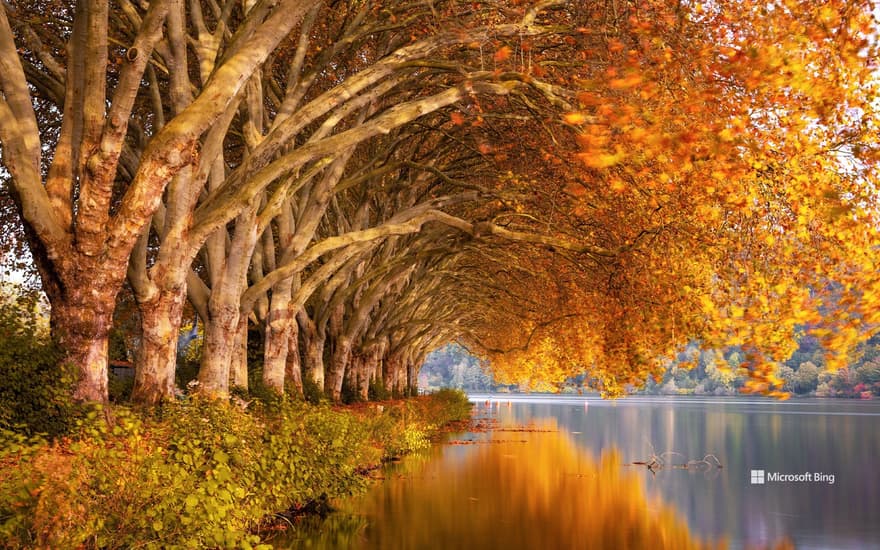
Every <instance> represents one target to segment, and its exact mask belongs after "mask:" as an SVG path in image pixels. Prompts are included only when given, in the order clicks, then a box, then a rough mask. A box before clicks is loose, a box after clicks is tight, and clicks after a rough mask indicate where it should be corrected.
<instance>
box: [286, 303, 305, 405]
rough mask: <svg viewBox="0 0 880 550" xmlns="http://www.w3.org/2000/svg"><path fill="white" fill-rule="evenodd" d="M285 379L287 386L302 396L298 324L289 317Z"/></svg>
mask: <svg viewBox="0 0 880 550" xmlns="http://www.w3.org/2000/svg"><path fill="white" fill-rule="evenodd" d="M284 370H285V373H284V376H285V379H286V380H287V383H288V387H289V388H292V390H293V392H294V394H295V395H296V396H302V390H303V387H302V386H303V382H302V361H301V359H300V354H299V325H297V323H296V322H294V321H293V319H292V318H291V322H290V328H289V330H288V343H287V361H286V365H285V368H284Z"/></svg>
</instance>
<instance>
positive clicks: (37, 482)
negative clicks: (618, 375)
mask: <svg viewBox="0 0 880 550" xmlns="http://www.w3.org/2000/svg"><path fill="white" fill-rule="evenodd" d="M469 413H470V406H469V404H468V403H467V398H466V397H465V396H464V394H463V393H461V392H454V391H444V392H438V393H437V394H434V395H432V396H426V397H423V398H419V399H411V400H405V401H401V402H395V403H386V404H383V405H379V406H377V405H370V406H366V407H361V408H359V409H341V410H340V409H334V408H331V407H330V406H329V405H310V404H306V403H301V402H291V401H287V400H281V399H277V400H274V401H264V400H256V401H255V402H253V403H252V404H251V406H250V407H249V409H248V410H247V411H244V410H241V409H240V408H238V407H236V406H230V405H226V404H217V403H214V402H208V401H203V400H200V399H197V398H189V399H187V400H185V401H179V402H174V403H166V404H164V405H162V406H161V407H160V408H158V409H156V410H154V411H151V412H150V413H142V412H137V411H133V410H131V409H128V408H124V407H118V406H117V407H114V408H113V409H112V410H110V411H105V410H102V409H99V408H96V409H94V410H91V411H90V412H88V414H86V415H85V416H84V417H83V418H82V419H81V420H79V421H78V423H77V424H76V426H75V427H74V428H73V430H72V431H71V432H69V434H68V435H65V436H62V437H57V438H55V439H54V440H53V441H49V440H46V439H43V438H42V437H40V436H29V435H27V434H23V433H20V432H12V431H9V430H3V431H0V540H4V541H6V545H7V546H8V547H11V548H30V547H40V548H43V547H49V548H74V547H81V548H108V549H112V548H129V547H133V546H138V547H145V548H187V547H189V548H205V547H213V548H259V547H263V548H268V546H267V545H261V541H260V537H259V535H258V534H257V533H258V531H259V530H258V527H259V525H260V523H261V521H263V520H265V518H267V517H270V516H271V515H273V514H275V513H278V512H282V511H285V510H289V509H296V508H301V507H303V506H304V505H305V504H307V503H309V502H313V501H316V500H322V499H328V498H330V499H332V498H337V497H341V496H345V495H349V494H352V493H355V492H358V491H361V490H362V489H363V488H364V487H365V483H366V479H365V477H364V476H363V475H362V472H363V471H364V470H365V469H366V468H367V467H369V466H370V465H374V464H377V463H379V462H380V461H382V460H386V459H388V458H391V457H393V456H397V455H401V454H406V453H408V452H411V451H413V450H415V449H418V448H421V447H424V446H426V445H428V441H429V439H430V438H431V437H432V436H433V435H434V434H435V433H436V432H437V430H438V429H439V428H440V427H441V426H443V425H444V424H447V423H449V422H451V421H454V420H460V419H463V418H466V417H467V416H468V415H469ZM108 419H109V420H108Z"/></svg>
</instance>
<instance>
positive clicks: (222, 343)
mask: <svg viewBox="0 0 880 550" xmlns="http://www.w3.org/2000/svg"><path fill="white" fill-rule="evenodd" d="M214 295H215V296H216V295H217V293H215V294H214ZM213 301H214V300H213V299H212V302H213ZM209 309H210V322H208V323H206V327H207V328H206V329H205V345H204V347H203V348H202V363H201V368H199V377H198V380H199V392H200V393H202V394H204V395H207V396H209V397H212V398H218V399H222V398H226V397H229V371H230V367H231V363H232V356H233V354H234V353H235V351H236V350H237V347H236V342H235V339H236V332H237V330H238V318H239V315H238V304H229V303H222V301H221V303H214V304H211V305H210V306H209Z"/></svg>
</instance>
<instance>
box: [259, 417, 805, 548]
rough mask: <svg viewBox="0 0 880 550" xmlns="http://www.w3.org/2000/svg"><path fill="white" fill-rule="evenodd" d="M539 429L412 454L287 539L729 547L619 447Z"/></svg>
mask: <svg viewBox="0 0 880 550" xmlns="http://www.w3.org/2000/svg"><path fill="white" fill-rule="evenodd" d="M535 428H536V429H537V430H541V431H531V432H530V431H525V432H520V431H517V432H495V433H491V434H482V435H481V436H478V437H477V438H476V441H475V443H474V444H472V445H466V446H451V445H446V446H439V447H436V448H435V449H433V451H432V452H431V453H426V454H422V455H417V456H412V457H409V458H408V459H407V460H405V461H403V462H402V463H401V464H399V465H396V466H395V467H394V468H392V469H389V471H388V472H387V476H388V478H387V479H386V480H385V481H383V482H382V483H381V484H379V485H377V486H376V487H374V488H373V489H372V490H371V491H370V492H369V493H368V494H367V495H365V496H364V497H362V498H357V499H352V500H351V501H349V502H344V503H340V506H341V510H340V511H339V512H338V513H336V514H334V515H333V516H331V517H330V518H328V520H327V521H326V522H324V523H317V524H316V523H314V522H313V523H309V522H307V523H306V524H302V525H300V526H299V528H298V529H297V532H296V533H290V535H289V538H288V540H287V543H288V544H290V547H292V548H297V547H309V548H321V549H322V548H381V549H422V548H501V549H505V550H513V549H517V548H523V549H526V548H528V549H534V548H548V549H549V548H615V549H629V548H632V549H637V548H658V549H662V548H668V549H676V550H679V549H680V550H686V549H691V548H726V547H727V543H726V542H725V541H723V540H720V541H705V540H700V539H699V538H697V537H696V536H694V535H693V534H691V532H690V530H689V529H688V526H687V524H686V522H685V521H684V520H683V519H682V518H681V517H680V516H679V515H678V514H677V512H676V511H675V509H674V508H672V507H671V506H669V505H667V504H665V503H664V502H662V501H661V500H660V499H659V498H657V497H649V496H648V495H646V493H645V491H644V487H643V484H642V482H641V478H640V476H639V475H638V473H641V472H638V473H637V472H634V471H632V470H630V469H626V468H622V467H621V465H622V464H623V462H624V461H623V459H622V457H621V456H620V454H619V453H618V452H617V451H610V452H604V453H603V454H602V456H601V457H599V458H598V459H597V458H596V457H595V456H593V455H591V454H589V453H587V452H585V451H584V450H583V449H581V448H579V447H578V446H577V445H576V444H575V443H574V442H573V441H572V439H571V437H570V436H569V435H568V434H567V433H564V432H557V431H556V430H555V424H554V423H553V422H552V421H550V422H548V423H544V424H541V425H537V426H535ZM548 430H549V431H548ZM274 542H275V544H278V541H274ZM279 546H281V545H279ZM789 547H790V545H789V544H786V543H782V544H779V545H777V548H789Z"/></svg>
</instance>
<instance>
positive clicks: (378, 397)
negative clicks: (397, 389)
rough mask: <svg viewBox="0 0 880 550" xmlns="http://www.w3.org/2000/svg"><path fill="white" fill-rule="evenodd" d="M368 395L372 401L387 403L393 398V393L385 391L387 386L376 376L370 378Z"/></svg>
mask: <svg viewBox="0 0 880 550" xmlns="http://www.w3.org/2000/svg"><path fill="white" fill-rule="evenodd" d="M367 395H368V396H369V399H370V401H387V400H388V399H390V398H391V393H390V392H389V391H388V390H386V389H385V384H383V383H382V380H380V379H379V378H377V377H375V376H374V377H372V378H370V385H369V387H368V389H367Z"/></svg>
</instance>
